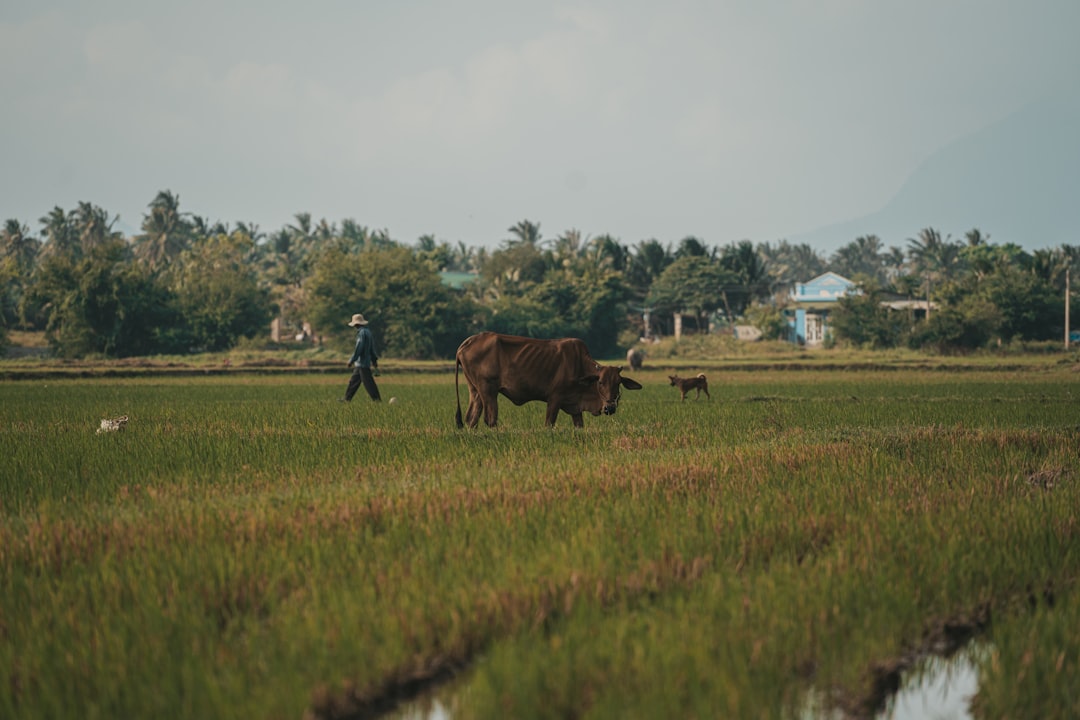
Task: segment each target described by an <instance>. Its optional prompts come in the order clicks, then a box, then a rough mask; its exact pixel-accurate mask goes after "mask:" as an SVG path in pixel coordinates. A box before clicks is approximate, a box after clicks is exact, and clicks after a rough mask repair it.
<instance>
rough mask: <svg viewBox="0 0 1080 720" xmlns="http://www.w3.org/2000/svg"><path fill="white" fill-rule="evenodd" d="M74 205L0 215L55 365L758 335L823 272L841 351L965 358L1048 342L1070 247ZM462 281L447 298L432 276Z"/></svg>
mask: <svg viewBox="0 0 1080 720" xmlns="http://www.w3.org/2000/svg"><path fill="white" fill-rule="evenodd" d="M116 220H117V218H115V217H110V215H109V213H107V212H106V211H105V210H103V209H102V208H100V207H98V206H96V205H93V204H92V203H89V202H80V203H79V204H78V205H77V206H76V207H75V208H73V209H70V210H64V209H63V208H61V207H55V208H53V210H51V211H50V212H49V213H48V214H46V215H45V216H44V217H42V218H40V220H39V224H40V232H39V233H37V234H35V233H34V232H33V231H32V230H31V229H30V227H29V226H28V225H26V224H24V223H22V222H20V221H18V220H16V219H9V220H7V221H6V222H5V224H4V227H3V230H2V232H0V344H2V343H3V342H4V339H5V337H6V335H7V332H8V330H9V329H21V330H37V331H44V333H45V336H46V338H47V340H48V342H49V346H50V349H51V352H52V353H53V354H54V355H56V356H58V357H65V358H78V357H89V356H99V357H126V356H138V355H154V354H185V353H195V352H207V351H223V350H228V349H230V348H233V347H235V346H236V345H237V344H238V343H241V342H244V341H245V340H251V339H257V338H260V337H265V336H267V335H268V333H269V326H270V322H271V320H272V319H273V318H279V319H280V321H281V323H282V325H283V326H284V327H285V328H286V331H287V332H299V331H300V329H301V328H303V327H305V326H310V327H312V328H314V333H315V335H316V336H317V338H319V339H323V340H326V341H329V342H332V343H334V344H335V345H344V344H345V343H347V342H348V341H349V338H350V332H349V331H348V329H347V328H346V327H345V326H344V319H345V318H348V317H349V316H351V314H352V313H354V312H364V313H365V314H366V315H369V316H370V320H371V324H372V329H373V330H374V331H375V333H376V336H377V337H378V339H379V341H380V346H381V347H382V348H383V353H384V354H386V355H388V356H393V357H400V358H416V359H425V358H446V357H452V356H453V353H454V351H455V350H456V348H457V345H458V344H459V343H460V341H461V340H462V339H463V338H464V337H466V336H467V335H469V334H471V333H473V332H476V331H477V330H480V329H489V330H495V331H498V332H506V333H513V334H518V335H527V336H532V337H563V336H574V337H580V338H582V339H584V340H585V341H586V343H588V345H589V346H590V348H593V350H594V352H596V353H597V354H599V355H608V354H611V353H617V352H618V351H619V350H620V348H625V347H626V346H627V345H629V344H632V343H633V342H635V341H636V340H637V338H639V337H641V336H654V335H664V334H670V333H671V331H672V324H673V317H674V314H675V313H679V314H680V315H684V316H686V317H688V318H690V319H691V323H692V324H695V325H696V326H697V327H698V328H700V330H701V331H705V332H707V331H708V328H709V326H710V324H712V323H715V322H717V321H719V322H721V323H727V324H733V323H736V322H745V323H747V324H752V325H755V326H757V327H759V328H760V329H761V330H762V331H763V333H764V334H765V336H766V337H770V338H779V337H782V336H783V335H784V334H785V333H786V320H785V319H784V316H783V310H784V308H785V306H786V304H787V302H788V299H787V298H788V292H789V290H790V289H791V288H792V287H793V286H794V285H795V284H796V283H799V282H805V281H807V280H810V279H812V278H814V277H816V276H817V275H820V274H821V273H823V272H825V271H827V270H831V271H834V272H836V273H838V274H840V275H843V276H845V277H848V278H850V279H852V280H854V281H855V282H856V283H857V284H858V287H859V289H860V292H859V293H857V294H853V295H851V296H849V297H847V298H844V299H843V300H841V302H840V303H839V306H838V309H837V312H836V313H835V320H834V332H835V334H836V339H837V340H839V341H844V342H849V343H852V344H855V345H860V346H870V347H893V346H897V345H903V344H906V345H909V346H911V347H929V348H934V349H937V350H941V351H949V350H956V349H970V348H977V347H981V346H986V345H988V344H991V343H997V342H1013V341H1016V340H1020V341H1039V340H1053V339H1060V338H1061V337H1062V331H1063V327H1064V314H1065V311H1064V286H1065V282H1066V280H1065V278H1066V273H1067V271H1069V270H1070V269H1074V268H1075V267H1076V266H1077V265H1078V257H1080V252H1078V248H1076V247H1074V246H1069V245H1063V246H1061V247H1059V248H1055V249H1047V250H1036V251H1034V252H1027V251H1025V250H1023V249H1022V248H1020V247H1019V246H1017V245H1014V244H994V243H992V242H990V238H989V236H987V235H984V234H983V233H982V232H980V231H979V230H977V229H973V230H971V231H970V232H968V233H967V234H966V236H965V238H963V239H961V240H953V239H952V238H950V237H944V238H943V237H942V236H941V234H940V233H938V232H937V231H935V230H934V229H933V228H925V229H923V230H921V231H919V232H918V233H917V234H916V235H915V236H914V237H913V238H910V239H909V240H908V241H907V245H906V247H904V248H898V247H888V248H886V247H885V246H884V244H883V243H882V242H881V240H880V239H879V238H878V237H876V236H874V235H867V236H862V237H858V238H856V239H855V240H853V241H852V242H850V243H848V244H847V245H844V246H842V247H841V248H839V249H838V250H837V251H836V252H834V253H833V254H832V255H831V256H829V257H825V256H824V255H822V254H821V253H819V252H818V251H817V250H815V249H813V248H811V247H810V246H808V245H806V244H794V243H789V242H788V241H786V240H780V241H778V242H776V243H758V244H756V245H755V244H754V243H752V242H750V241H748V240H743V241H739V242H733V243H730V244H728V245H725V246H716V245H712V246H710V245H708V244H706V243H705V242H704V241H702V240H700V239H699V238H696V237H693V236H687V237H684V238H682V239H681V240H679V241H678V242H676V243H671V242H667V243H664V242H661V241H659V240H657V239H654V238H653V239H647V240H640V241H638V242H636V243H634V244H632V245H628V244H625V243H623V242H622V241H620V240H619V239H617V238H614V237H612V236H610V235H603V234H602V235H598V236H595V237H590V236H586V235H584V234H582V233H581V232H580V231H579V230H576V229H571V230H567V231H565V232H562V233H561V234H559V235H558V236H556V237H554V238H552V239H546V238H544V237H543V236H542V234H541V231H540V224H539V223H536V222H532V221H529V220H523V221H520V222H518V223H516V224H515V225H513V226H511V227H510V228H508V229H507V233H508V234H507V237H506V238H503V239H502V240H501V242H500V244H499V245H498V247H497V248H495V249H492V250H488V249H487V248H485V247H482V246H479V247H474V246H469V245H467V244H466V243H464V242H457V243H456V244H452V243H449V242H446V241H439V240H437V239H436V237H435V236H433V235H424V236H422V237H420V238H418V239H417V240H416V242H415V243H411V244H409V243H403V242H400V241H398V240H395V239H393V238H392V237H391V236H390V234H389V232H387V231H386V230H372V229H370V228H368V227H365V226H363V225H361V224H359V223H357V222H356V221H354V220H350V219H347V220H343V221H341V222H340V223H331V222H328V221H326V220H325V219H324V220H320V221H318V222H313V220H312V217H311V215H310V214H308V213H298V214H296V215H295V216H294V221H293V222H291V223H288V224H286V225H285V226H284V227H282V228H280V229H278V230H276V231H273V232H270V233H264V232H263V231H262V230H261V229H260V228H259V227H258V226H257V225H254V224H250V223H242V222H239V223H235V224H232V225H230V224H226V223H221V222H213V223H211V222H208V221H207V220H206V219H204V218H202V217H200V216H198V215H195V214H193V213H188V212H184V211H182V210H181V209H180V198H179V196H178V195H177V194H175V193H173V192H171V191H169V190H163V191H161V192H159V193H158V194H157V195H156V197H155V198H154V199H153V200H152V201H151V202H150V203H149V204H148V206H147V211H146V212H145V214H144V215H143V218H142V223H141V232H139V233H138V234H136V235H134V236H131V237H127V236H125V235H124V234H123V233H121V232H118V231H117V230H115V229H114V225H115V224H116ZM448 272H451V273H463V274H465V275H463V277H467V278H469V281H468V282H466V283H464V284H463V285H462V286H460V287H453V286H451V285H450V284H448V283H446V282H444V274H445V273H448ZM886 295H895V296H900V297H908V298H918V299H927V298H928V299H929V300H930V301H931V302H932V303H933V306H934V307H935V308H937V309H936V310H935V312H933V313H932V314H931V316H930V318H929V319H927V320H925V321H923V322H919V323H913V322H912V321H911V318H910V316H908V315H907V314H904V313H897V312H893V311H889V310H888V309H887V308H886V306H884V305H883V304H882V303H881V302H880V300H881V298H882V297H883V296H886Z"/></svg>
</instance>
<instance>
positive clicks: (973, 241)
mask: <svg viewBox="0 0 1080 720" xmlns="http://www.w3.org/2000/svg"><path fill="white" fill-rule="evenodd" d="M964 237H965V238H967V244H968V247H979V246H980V245H986V244H987V243H989V242H990V236H989V235H983V233H982V231H981V230H979V228H971V229H970V230H968V231H967V232H966V233H964Z"/></svg>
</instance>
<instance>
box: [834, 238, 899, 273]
mask: <svg viewBox="0 0 1080 720" xmlns="http://www.w3.org/2000/svg"><path fill="white" fill-rule="evenodd" d="M881 251H882V242H881V238H879V237H878V236H877V235H862V236H860V237H857V238H855V240H854V241H852V242H850V243H848V244H847V245H844V246H843V247H841V248H840V249H838V250H837V251H836V252H835V253H833V256H832V258H831V259H830V260H829V265H830V266H831V268H832V270H833V271H834V272H837V273H839V274H841V275H843V276H845V277H849V278H853V277H855V276H856V275H864V276H866V277H869V278H873V279H874V280H877V281H878V283H881V284H883V283H884V282H885V279H886V278H885V263H884V259H883V257H882V255H881Z"/></svg>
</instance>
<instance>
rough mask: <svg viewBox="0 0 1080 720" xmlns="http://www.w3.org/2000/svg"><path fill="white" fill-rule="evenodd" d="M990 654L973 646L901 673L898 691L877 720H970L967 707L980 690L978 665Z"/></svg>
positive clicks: (986, 647)
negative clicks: (901, 677) (901, 679)
mask: <svg viewBox="0 0 1080 720" xmlns="http://www.w3.org/2000/svg"><path fill="white" fill-rule="evenodd" d="M989 653H990V646H989V645H987V644H986V643H973V644H971V645H969V646H968V647H967V648H965V649H963V650H961V651H960V652H958V653H956V654H955V655H953V656H952V657H951V658H948V659H945V658H941V657H936V656H932V657H927V658H925V659H923V660H922V661H921V662H919V663H918V664H916V665H915V666H914V667H912V668H911V669H910V670H908V671H907V672H906V673H904V682H903V685H902V686H901V687H900V691H899V692H898V693H896V695H894V696H893V697H892V699H890V700H889V702H888V704H887V705H886V706H885V710H884V711H883V712H882V713H881V714H879V715H878V718H879V720H923V719H924V718H934V720H970V718H971V711H970V710H969V707H968V706H969V704H970V702H971V698H972V696H974V695H975V693H976V692H977V691H978V689H979V666H978V662H979V660H980V659H983V658H985V657H986V656H987V655H988V654H989Z"/></svg>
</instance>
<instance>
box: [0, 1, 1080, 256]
mask: <svg viewBox="0 0 1080 720" xmlns="http://www.w3.org/2000/svg"><path fill="white" fill-rule="evenodd" d="M1078 29H1080V2H1078V1H1077V0H1024V1H1023V2H1021V1H1019V0H817V1H811V0H711V1H710V0H701V1H700V2H694V1H691V0H666V2H655V1H649V2H643V1H639V0H595V1H592V2H565V3H562V2H555V3H547V2H543V1H542V0H539V1H538V0H530V1H529V2H517V1H516V0H464V1H462V2H450V1H448V0H447V1H445V2H438V1H436V0H380V1H375V0H340V1H327V0H309V1H308V2H304V3H292V2H290V3H281V2H273V1H271V0H260V1H258V2H255V1H252V0H238V1H233V0H213V1H212V2H204V1H203V0H188V1H187V2H169V3H163V2H155V1H153V0H95V1H94V2H87V1H85V0H81V1H76V0H71V1H67V2H62V1H54V0H5V2H4V3H3V4H2V5H0V97H2V98H3V114H2V116H0V123H2V133H0V163H2V167H3V171H2V172H0V220H3V219H6V218H10V217H15V218H18V219H19V220H21V221H22V222H24V223H26V224H28V225H30V227H31V229H32V230H33V231H34V232H35V233H36V232H38V231H39V230H40V225H39V223H38V218H40V217H42V216H43V215H45V214H46V213H47V212H48V211H49V210H51V209H52V208H53V207H54V206H56V205H59V206H61V207H62V208H64V209H65V210H67V209H71V208H73V207H74V206H75V205H76V204H77V203H78V202H79V201H89V202H92V203H94V204H95V205H100V206H101V207H103V208H104V209H105V210H107V211H109V212H110V213H111V214H118V215H120V220H121V223H122V224H123V226H126V229H128V230H129V231H130V230H133V229H137V228H138V227H139V226H140V224H141V222H142V218H143V214H144V213H145V212H146V206H147V204H148V203H149V202H150V201H151V200H152V199H153V198H154V196H155V195H156V194H157V192H158V191H159V190H164V189H168V190H171V191H173V192H174V193H176V194H178V195H179V197H180V206H181V210H185V211H189V212H193V213H196V214H198V215H201V216H203V217H205V218H207V219H208V220H211V221H214V220H222V221H226V222H230V223H232V222H235V221H238V220H242V221H245V222H253V223H256V224H258V225H259V226H260V228H261V229H262V230H263V231H266V232H269V231H273V230H276V229H278V228H280V227H282V226H283V225H285V224H286V223H290V222H292V221H293V216H294V215H295V214H296V213H298V212H309V213H311V214H312V216H313V218H314V220H316V221H317V220H319V219H320V218H326V219H327V220H329V221H331V222H337V223H339V222H340V221H341V220H343V219H346V218H351V219H353V220H356V221H357V222H358V223H360V224H361V225H365V226H368V227H370V228H372V229H386V230H388V231H389V233H390V235H391V237H393V238H395V239H397V240H400V241H403V242H408V243H412V242H414V241H415V240H416V239H417V238H418V237H419V236H420V235H423V234H432V235H434V236H435V237H436V238H437V239H439V240H447V241H450V242H451V243H457V242H458V241H464V242H465V243H466V244H468V245H488V246H495V245H497V244H498V243H499V242H501V241H502V240H504V239H506V238H508V237H509V233H508V232H507V229H508V228H509V227H510V226H511V225H514V224H516V223H517V222H519V221H521V220H526V219H528V220H531V221H533V222H537V223H540V227H541V232H542V234H543V236H544V237H545V238H548V239H552V238H554V237H556V236H558V235H559V234H561V233H562V232H564V231H566V230H569V229H576V230H579V231H581V232H582V233H583V234H584V235H586V236H596V235H600V234H603V233H609V234H611V235H613V236H615V237H616V238H618V239H620V240H621V241H623V242H624V243H626V244H630V245H633V244H635V243H636V242H637V241H639V240H642V239H648V238H656V239H659V240H661V241H663V242H673V243H677V242H678V240H680V239H681V238H683V237H685V236H687V235H694V236H696V237H698V238H700V239H702V240H703V241H705V242H706V243H708V244H710V245H725V244H728V243H730V242H734V241H738V240H742V239H749V240H752V241H754V242H766V241H768V242H773V241H776V240H778V239H780V238H784V237H787V236H789V235H794V234H797V233H799V232H801V231H807V230H812V229H815V228H817V227H820V226H822V225H828V224H831V223H834V222H838V221H842V220H846V219H849V218H853V217H857V216H862V215H865V214H867V213H871V212H874V211H876V210H877V209H879V208H880V207H881V206H883V205H884V204H885V203H886V202H888V200H889V199H890V198H891V197H892V196H893V195H894V194H895V193H896V192H897V190H898V189H899V188H900V187H901V185H902V184H903V182H904V180H905V179H906V178H907V177H908V176H909V175H910V174H911V173H912V172H913V171H914V170H915V169H916V168H917V167H918V166H919V165H920V163H921V162H922V161H923V160H925V159H926V158H927V157H928V156H929V155H931V154H932V153H934V152H935V151H936V150H938V149H940V148H941V147H942V146H944V145H946V144H948V143H949V142H951V141H953V140H955V139H957V138H959V137H962V136H964V135H967V134H968V133H970V132H973V131H976V130H978V129H980V128H982V127H984V126H986V125H988V124H990V123H992V122H995V121H997V120H1000V119H1001V118H1003V117H1005V116H1007V115H1009V114H1010V113H1012V112H1014V111H1016V110H1018V109H1019V108H1021V107H1023V106H1024V105H1025V104H1027V103H1029V102H1032V101H1035V100H1037V99H1039V98H1041V97H1043V96H1045V95H1048V94H1053V93H1056V92H1062V91H1063V89H1065V88H1074V87H1075V86H1076V84H1077V83H1080V43H1078V42H1077V41H1076V33H1077V30H1078ZM913 231H914V230H913Z"/></svg>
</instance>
